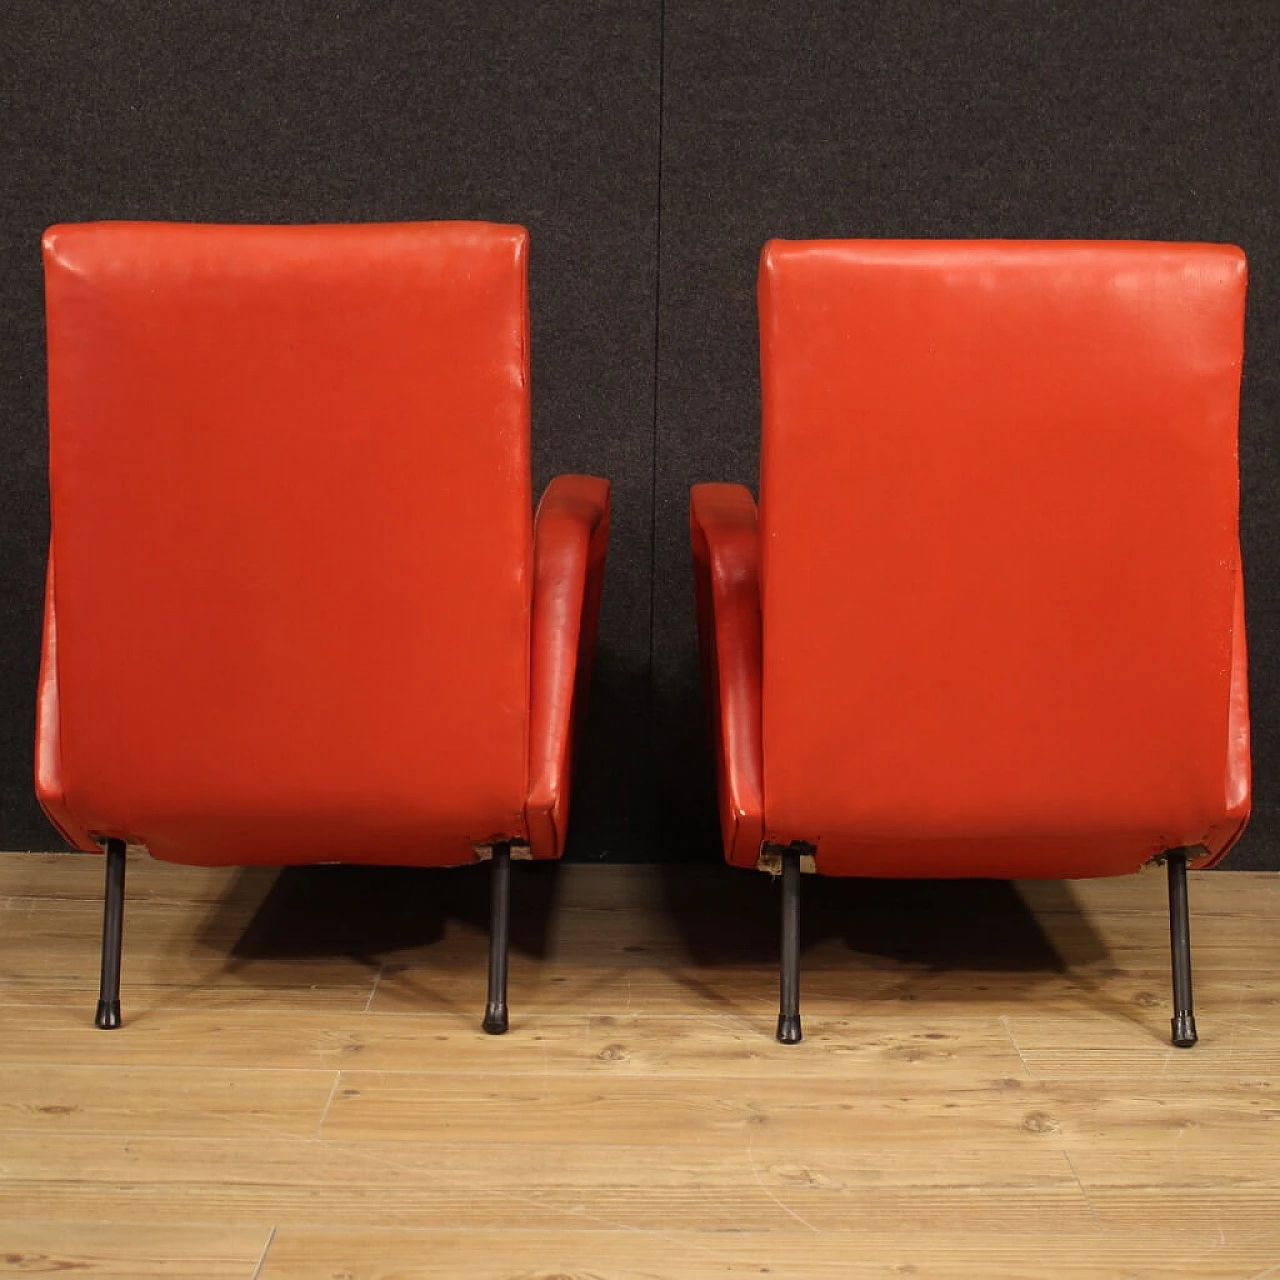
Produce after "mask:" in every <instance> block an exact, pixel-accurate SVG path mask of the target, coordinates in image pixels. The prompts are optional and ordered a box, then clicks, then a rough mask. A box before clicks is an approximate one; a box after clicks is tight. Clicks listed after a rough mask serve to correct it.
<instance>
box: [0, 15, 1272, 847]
mask: <svg viewBox="0 0 1280 1280" xmlns="http://www.w3.org/2000/svg"><path fill="white" fill-rule="evenodd" d="M0 40H2V41H3V45H2V47H3V48H4V49H5V55H4V61H3V64H2V65H0V77H2V80H0V83H3V86H4V98H5V112H6V114H5V122H6V126H7V129H6V133H5V143H4V145H5V146H6V148H7V149H8V151H9V155H8V156H7V159H8V163H7V165H6V167H5V169H6V175H7V180H6V183H5V184H4V186H3V188H0V204H2V205H3V216H2V218H0V235H2V236H3V256H2V257H0V324H2V325H3V326H4V334H3V338H4V340H3V343H2V344H0V433H2V435H0V441H2V444H0V448H2V449H3V474H4V477H5V479H4V484H5V499H6V501H5V504H4V509H3V512H0V538H2V539H3V542H2V545H3V547H4V555H3V557H2V558H0V575H3V596H2V597H0V599H2V600H3V615H2V616H0V688H2V689H3V696H2V698H0V845H4V846H8V847H24V846H31V847H49V846H52V845H53V844H54V843H55V840H54V837H53V836H52V833H51V832H50V831H49V829H48V828H47V827H46V826H45V825H44V824H43V821H42V819H41V818H40V816H39V813H38V811H37V810H36V808H35V806H34V804H33V802H32V801H31V799H30V735H31V725H32V718H33V707H32V696H33V686H34V680H35V670H36V650H37V640H38V619H39V609H40V579H41V574H42V569H43V553H44V547H43V544H44V538H45V521H46V510H45V497H44V480H43V466H44V418H43V339H42V334H41V314H40V280H39V263H38V255H37V252H36V244H37V239H38V235H39V232H40V230H41V228H42V227H43V226H44V225H45V224H46V223H48V222H51V221H54V220H63V219H79V218H94V217H170V218H193V219H195V218H199V219H227V220H265V221H287V220H343V219H382V218H437V217H488V218H500V219H504V220H511V221H517V222H523V223H524V224H525V225H527V226H529V227H530V229H531V231H532V234H533V256H532V263H533V280H532V289H533V324H534V349H533V360H534V425H535V465H536V470H537V477H536V478H537V480H538V482H539V483H542V482H545V480H546V478H547V477H548V476H550V475H551V474H553V473H554V472H555V471H560V470H570V469H584V470H592V471H596V472H599V473H602V474H606V475H609V476H610V477H611V478H612V479H613V481H614V485H615V490H614V502H615V506H614V511H615V516H614V532H613V539H612V544H611V550H610V564H609V576H608V585H607V588H606V597H605V610H604V618H603V621H602V632H601V654H600V662H599V669H598V676H597V680H596V684H595V688H594V690H593V708H592V716H591V724H590V729H589V735H588V744H587V745H588V750H587V752H586V753H585V757H586V758H585V766H586V767H585V771H584V776H583V777H582V778H581V779H580V785H579V787H578V789H577V791H576V793H575V807H576V813H575V823H574V832H573V839H572V853H573V856H577V857H587V858H595V857H602V856H606V857H632V858H636V857H639V858H654V859H656V858H664V859H666V858H671V859H715V858H718V857H719V852H718V847H717V844H716V834H715V819H714V810H713V807H712V803H711V795H710V775H709V770H708V767H707V760H706V753H705V750H704V748H703V745H702V740H701V733H702V722H701V706H700V701H699V698H700V695H699V690H698V683H697V658H696V640H695V636H694V630H693V613H692V582H691V575H690V571H689V564H688V549H687V545H688V544H687V531H686V524H687V515H686V510H687V494H688V486H689V485H690V484H691V483H694V482H696V481H699V480H708V479H728V480H739V481H744V482H748V483H752V482H753V481H754V477H755V470H756V462H757V446H758V433H759V389H758V377H757V372H756V367H755V361H756V337H755V302H754V284H755V271H756V261H757V257H758V254H759V249H760V246H761V244H762V243H763V241H764V240H765V239H767V238H768V237H769V236H773V235H782V236H796V237H799V236H811V235H862V236H1047V237H1061V236H1067V237H1095V236H1096V237H1119V238H1129V237H1143V238H1146V237H1150V238H1169V239H1205V240H1226V241H1234V242H1236V243H1238V244H1240V245H1242V246H1243V247H1244V248H1245V250H1246V251H1247V252H1248V254H1249V257H1250V263H1251V277H1252V283H1251V292H1250V304H1249V307H1250V309H1249V320H1248V324H1249V328H1248V339H1247V341H1248V355H1247V360H1246V375H1245V387H1244V397H1243V411H1242V424H1241V426H1242V442H1241V464H1242V476H1243V521H1244V543H1245V546H1244V551H1245V567H1246V575H1247V587H1248V595H1249V602H1248V607H1249V627H1250V640H1251V668H1252V672H1251V674H1252V684H1253V695H1252V701H1253V724H1254V743H1255V790H1256V802H1255V818H1254V823H1253V826H1252V828H1251V830H1250V833H1249V835H1248V836H1246V839H1245V842H1244V843H1243V844H1242V845H1241V847H1240V849H1239V850H1238V851H1237V852H1236V853H1235V854H1234V855H1233V856H1232V859H1231V861H1230V863H1229V865H1231V866H1237V867H1243V866H1280V829H1278V826H1277V824H1278V823H1280V813H1278V812H1277V805H1276V799H1275V794H1274V792H1275V788H1274V785H1273V780H1274V778H1275V776H1276V769H1277V764H1278V763H1280V761H1278V760H1277V752H1278V749H1280V743H1277V736H1276V724H1277V714H1276V713H1277V710H1280V708H1278V707H1277V700H1278V698H1280V657H1278V655H1277V652H1276V647H1275V639H1274V637H1275V635H1276V623H1277V617H1276V604H1277V586H1278V585H1280V584H1278V582H1277V579H1278V578H1280V543H1278V542H1277V539H1276V537H1275V535H1274V534H1273V532H1272V520H1271V492H1272V488H1273V484H1274V480H1275V470H1274V468H1275V456H1274V450H1273V448H1272V445H1271V441H1270V429H1269V428H1270V424H1271V423H1273V422H1274V421H1276V417H1277V409H1278V408H1280V405H1278V404H1277V399H1278V396H1277V377H1276V369H1277V360H1278V358H1280V283H1278V282H1277V272H1278V271H1280V260H1278V258H1280V255H1278V253H1277V242H1276V232H1275V224H1276V217H1277V209H1276V195H1275V192H1276V189H1277V184H1276V178H1275V175H1276V173H1277V171H1280V146H1278V143H1277V120H1278V118H1280V113H1278V110H1277V108H1278V106H1280V102H1278V98H1280V75H1278V74H1277V71H1276V52H1277V45H1278V43H1280V5H1277V4H1276V3H1274V0H1219V2H1218V3H1216V4H1213V5H1206V4H1202V3H1199V2H1198V0H1195V2H1193V0H1110V2H1108V3H1101V2H1099V0H1056V2H1055V0H1016V2H1015V0H984V2H983V3H981V4H971V5H957V4H949V3H943V0H929V2H926V0H886V2H885V3H870V2H854V3H849V2H844V0H826V2H825V3H812V2H809V0H789V2H788V3H786V4H776V3H774V4H766V3H761V2H759V0H739V3H735V4H732V5H723V4H711V3H694V2H692V0H641V2H639V3H635V4H623V3H616V4H598V3H569V2H567V0H566V2H563V3H543V4H539V5H537V6H533V5H528V6H526V5H516V4H510V3H509V4H495V5H475V4H470V3H467V4H463V3H450V4H439V3H424V4H410V3H407V2H406V0H400V2H399V3H391V2H389V0H388V2H385V3H375V2H372V0H370V2H367V3H355V2H354V0H348V2H347V3H332V4H326V5H323V6H320V5H315V4H312V3H309V2H307V0H297V2H296V3H285V2H283V0H275V2H274V3H267V4H250V3H248V2H247V0H228V3H226V4H223V5H212V4H204V3H198V2H197V0H185V2H182V3H168V4H159V3H146V4H144V3H140V2H138V0H134V2H132V3H127V2H123V0H115V2H110V0H106V2H101V3H96V4H88V3H84V4H71V3H68V2H67V0H54V2H52V3H45V4H40V5H36V4H35V3H34V2H33V0H25V2H21V3H14V4H11V5H10V6H9V7H8V8H7V9H6V10H5V12H4V14H3V16H0ZM655 331H656V351H655ZM108 511H109V504H108V503H107V502H105V501H104V518H106V516H107V515H108ZM1171 518H1176V513H1171ZM651 605H652V608H651ZM103 625H109V622H108V620H104V623H103Z"/></svg>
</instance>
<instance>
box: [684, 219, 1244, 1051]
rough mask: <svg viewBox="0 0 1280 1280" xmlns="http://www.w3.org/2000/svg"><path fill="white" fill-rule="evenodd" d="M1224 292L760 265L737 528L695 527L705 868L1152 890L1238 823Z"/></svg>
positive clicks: (854, 247) (967, 256)
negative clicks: (746, 478)
mask: <svg viewBox="0 0 1280 1280" xmlns="http://www.w3.org/2000/svg"><path fill="white" fill-rule="evenodd" d="M1244 294H1245V262H1244V258H1243V255H1242V254H1241V253H1240V252H1239V251H1238V250H1236V249H1233V248H1228V247H1220V246H1212V245H1172V244H1141V243H1114V244H1113V243H1068V242H1064V243H1018V242H981V241H978V242H944V241H921V242H892V241H882V242H866V241H848V242H836V241H831V242H813V243H799V242H795V243H787V242H779V241H775V242H773V243H771V244H769V245H767V246H766V248H765V250H764V254H763V258H762V262H761V269H760V287H759V309H760V358H761V382H762V391H763V422H762V448H761V462H760V510H759V518H758V523H757V513H756V507H755V503H754V502H753V500H752V498H751V495H750V494H749V493H748V492H747V490H745V489H743V488H741V487H739V486H732V485H699V486H697V487H696V488H695V489H694V490H693V495H692V508H691V525H692V534H693V552H694V564H695V576H696V582H697V592H698V618H699V624H700V633H701V642H702V654H703V665H704V673H705V679H706V689H707V701H708V706H709V710H710V713H711V719H712V723H713V739H714V753H715V761H716V770H717V781H718V786H719V797H720V816H721V828H722V833H723V839H724V847H725V855H726V857H727V858H728V860H729V862H731V863H732V864H734V865H736V866H758V867H762V868H764V869H767V870H770V871H774V872H779V871H780V872H781V874H782V877H783V921H782V933H783V948H782V996H781V1011H780V1016H779V1020H778V1038H779V1039H780V1040H782V1041H784V1042H786V1043H794V1042H796V1041H798V1040H799V1039H800V1035H801V1027H800V1016H799V977H798V970H799V959H798V941H797V921H798V910H799V907H798V902H799V891H800V890H799V884H800V880H799V877H800V873H801V872H802V871H806V870H807V871H816V872H817V873H819V874H825V875H862V876H885V877H900V876H937V877H951V876H986V877H998V878H1006V877H1010V878H1011V877H1052V878H1074V877H1086V876H1101V875H1118V874H1124V873H1128V872H1132V871H1136V870H1138V869H1139V868H1140V867H1141V866H1142V865H1143V864H1144V863H1147V862H1151V861H1153V860H1154V861H1164V862H1166V863H1167V866H1168V877H1169V890H1170V921H1171V940H1172V953H1173V974H1174V1005H1175V1007H1174V1018H1173V1042H1174V1043H1175V1044H1176V1045H1179V1046H1184V1047H1189V1046H1190V1045H1192V1044H1194V1043H1195V1040H1196V1030H1195V1019H1194V1014H1193V1009H1192V999H1191V968H1190V948H1189V941H1188V919H1187V902H1186V869H1187V866H1188V864H1190V865H1191V866H1195V867H1204V866H1210V865H1212V864H1213V863H1215V862H1217V861H1218V860H1219V859H1220V858H1222V857H1223V855H1224V854H1225V853H1226V852H1227V850H1228V849H1229V848H1230V847H1231V845H1232V844H1233V843H1234V841H1235V840H1236V838H1237V837H1238V836H1239V834H1240V832H1241V830H1242V829H1243V827H1244V824H1245V822H1246V820H1247V817H1248V812H1249V790H1250V777H1249V717H1248V697H1247V689H1246V673H1245V640H1244V606H1243V594H1242V582H1241V568H1240V550H1239V543H1238V533H1237V528H1238V525H1237V506H1238V476H1237V456H1236V430H1237V415H1238V401H1239V386H1240V368H1241V357H1242V343H1243V318H1244Z"/></svg>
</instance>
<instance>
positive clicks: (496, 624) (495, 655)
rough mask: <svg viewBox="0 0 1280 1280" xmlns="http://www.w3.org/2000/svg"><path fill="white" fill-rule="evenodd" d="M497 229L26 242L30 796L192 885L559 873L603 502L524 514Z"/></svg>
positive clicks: (520, 373) (519, 240)
mask: <svg viewBox="0 0 1280 1280" xmlns="http://www.w3.org/2000/svg"><path fill="white" fill-rule="evenodd" d="M527 251H528V236H527V233H526V232H525V231H524V230H523V229H521V228H518V227H502V226H491V225H486V224H480V223H476V224H470V223H437V224H404V225H383V226H298V227H249V226H237V227H219V226H196V225H163V224H123V223H119V224H111V223H105V224H96V225H84V226H66V227H55V228H53V229H52V230H50V231H49V232H48V233H47V234H46V235H45V238H44V260H45V273H46V293H47V308H48V341H49V420H50V422H49V425H50V458H49V466H50V485H51V506H52V537H51V543H50V552H49V574H48V593H47V603H46V614H45V638H44V653H43V663H42V670H41V677H40V700H39V723H38V729H37V747H36V788H37V793H38V795H39V798H40V801H41V803H42V804H43V806H44V808H45V811H46V812H47V813H48V815H49V817H50V818H51V819H52V820H53V822H54V824H55V825H56V826H57V827H58V829H59V830H60V831H61V832H62V833H63V835H64V836H65V837H66V838H67V840H68V841H69V842H70V843H71V844H72V845H74V846H75V847H77V848H79V849H84V850H93V849H97V848H98V847H99V846H103V847H105V849H106V852H107V892H106V904H105V923H104V933H103V974H102V990H101V998H100V1001H99V1005H98V1014H97V1024H98V1025H99V1026H100V1027H114V1026H116V1025H118V1024H119V1021H120V1005H119V966H120V933H121V916H122V910H123V887H124V854H125V847H126V844H136V845H141V846H144V847H145V848H146V849H148V850H149V851H150V852H151V853H152V854H153V855H154V856H155V857H158V858H165V859H169V860H171V861H175V862H188V863H202V864H218V863H229V864H244V863H272V864H289V863H313V862H326V861H343V862H365V863H402V864H414V865H449V864H460V863H466V862H471V861H474V860H476V859H478V858H490V859H491V860H492V863H493V871H492V900H493V930H492V935H491V943H490V965H489V997H488V1005H487V1009H486V1014H485V1020H484V1027H485V1030H487V1031H490V1032H494V1033H497V1032H501V1031H504V1030H505V1029H506V1027H507V1003H506V974H507V916H508V893H509V882H510V859H511V858H512V857H521V856H524V857H533V858H554V857H558V856H559V855H560V854H561V852H562V851H563V848H564V837H565V824H566V822H567V819H568V806H569V764H570V755H571V748H572V742H573V736H574V722H575V719H576V717H577V716H578V715H579V714H580V712H581V708H582V704H583V701H584V699H585V696H586V687H587V680H588V673H589V668H590V664H591V651H592V644H593V640H594V635H595V624H596V614H597V609H598V604H599V595H600V583H601V575H602V572H603V566H604V556H605V544H606V539H607V536H608V523H609V486H608V483H607V482H606V481H604V480H597V479H593V478H591V477H587V476H562V477H560V478H559V479H557V480H554V481H553V482H552V483H551V485H550V487H549V488H548V489H547V492H546V494H545V495H544V497H543V499H542V502H541V504H540V505H539V508H538V512H537V515H536V518H531V495H530V473H529V335H528V305H527V292H528V291H527Z"/></svg>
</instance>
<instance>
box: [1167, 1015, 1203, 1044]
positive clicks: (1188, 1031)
mask: <svg viewBox="0 0 1280 1280" xmlns="http://www.w3.org/2000/svg"><path fill="white" fill-rule="evenodd" d="M1199 1039H1200V1037H1199V1036H1198V1035H1196V1015H1195V1014H1194V1013H1179V1014H1175V1015H1174V1018H1173V1043H1174V1044H1175V1045H1176V1046H1177V1047H1178V1048H1179V1049H1190V1048H1191V1046H1192V1045H1193V1044H1195V1042H1196V1041H1197V1040H1199Z"/></svg>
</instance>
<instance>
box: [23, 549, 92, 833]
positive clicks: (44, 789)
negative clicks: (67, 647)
mask: <svg viewBox="0 0 1280 1280" xmlns="http://www.w3.org/2000/svg"><path fill="white" fill-rule="evenodd" d="M58 719H59V708H58V619H57V615H56V613H55V612H54V607H53V551H52V549H50V552H49V568H48V570H47V571H46V574H45V587H44V639H43V643H42V645H41V652H40V689H39V694H38V696H37V700H36V799H37V800H39V801H40V807H41V808H42V809H43V810H44V812H45V817H47V818H48V819H49V821H50V822H52V823H53V825H54V826H55V827H57V828H58V833H59V834H60V835H61V836H62V838H63V839H64V840H65V841H66V842H67V843H68V844H69V845H71V846H72V848H74V849H82V850H84V851H85V852H86V853H88V852H93V853H101V852H102V850H101V849H100V848H99V847H98V845H97V843H96V842H95V841H94V840H93V839H92V837H91V836H90V835H89V833H88V832H87V831H85V830H84V828H83V827H81V826H80V824H79V823H78V822H77V821H76V820H75V818H74V817H72V815H71V811H70V809H68V808H67V798H66V794H65V792H64V791H63V786H62V748H61V743H60V740H59V725H58Z"/></svg>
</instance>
